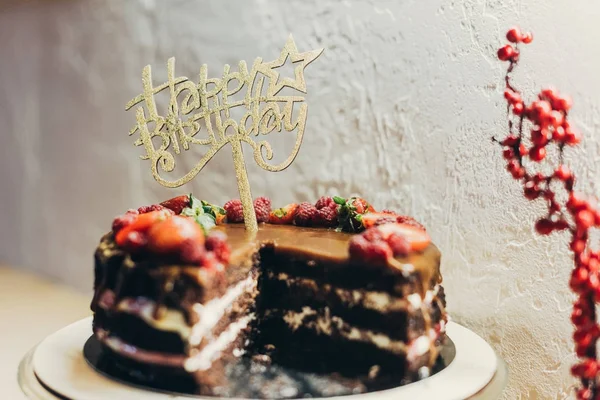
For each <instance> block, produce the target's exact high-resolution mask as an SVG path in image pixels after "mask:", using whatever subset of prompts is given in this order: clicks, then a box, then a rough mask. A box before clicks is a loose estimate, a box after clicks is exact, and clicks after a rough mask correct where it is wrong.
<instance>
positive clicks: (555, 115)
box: [548, 111, 565, 128]
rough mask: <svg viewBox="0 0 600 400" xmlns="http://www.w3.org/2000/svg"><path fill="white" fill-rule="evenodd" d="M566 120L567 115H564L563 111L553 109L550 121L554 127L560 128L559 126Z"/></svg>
mask: <svg viewBox="0 0 600 400" xmlns="http://www.w3.org/2000/svg"><path fill="white" fill-rule="evenodd" d="M564 121H565V117H564V116H563V115H562V113H560V112H558V111H552V112H551V113H550V118H549V119H548V122H549V123H550V125H552V126H553V127H554V128H558V127H559V126H561V125H562V124H563V122H564Z"/></svg>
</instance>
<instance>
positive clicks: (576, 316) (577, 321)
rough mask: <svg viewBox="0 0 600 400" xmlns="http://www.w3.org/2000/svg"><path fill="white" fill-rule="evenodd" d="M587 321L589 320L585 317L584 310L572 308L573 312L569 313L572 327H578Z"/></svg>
mask: <svg viewBox="0 0 600 400" xmlns="http://www.w3.org/2000/svg"><path fill="white" fill-rule="evenodd" d="M588 321H589V318H588V317H587V315H586V313H585V312H584V310H582V309H581V308H577V307H573V312H572V313H571V322H572V323H573V324H574V325H577V326H580V325H583V324H584V323H586V322H588Z"/></svg>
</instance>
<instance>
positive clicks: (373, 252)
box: [348, 235, 392, 265]
mask: <svg viewBox="0 0 600 400" xmlns="http://www.w3.org/2000/svg"><path fill="white" fill-rule="evenodd" d="M348 251H349V253H350V257H351V258H352V259H354V260H356V261H362V262H366V263H373V264H379V265H381V264H385V263H386V262H387V260H388V259H389V258H390V257H391V256H392V250H391V249H390V247H389V246H388V244H387V243H386V242H384V241H382V240H380V241H377V242H369V241H368V240H367V239H365V238H364V236H362V235H358V236H355V237H353V238H352V239H350V243H349V246H348Z"/></svg>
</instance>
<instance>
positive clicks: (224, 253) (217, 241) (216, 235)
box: [204, 230, 231, 264]
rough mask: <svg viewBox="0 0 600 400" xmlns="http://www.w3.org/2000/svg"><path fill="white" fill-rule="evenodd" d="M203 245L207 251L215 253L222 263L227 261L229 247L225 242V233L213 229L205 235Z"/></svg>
mask: <svg viewBox="0 0 600 400" xmlns="http://www.w3.org/2000/svg"><path fill="white" fill-rule="evenodd" d="M204 247H205V248H206V250H208V251H212V252H213V253H215V256H216V257H217V259H218V260H219V261H221V262H222V263H223V264H227V263H229V256H230V254H231V249H230V248H229V243H227V235H225V233H223V232H220V231H216V230H213V231H211V232H210V233H209V234H208V236H207V237H206V242H205V243H204Z"/></svg>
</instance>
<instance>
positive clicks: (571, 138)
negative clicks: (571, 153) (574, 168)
mask: <svg viewBox="0 0 600 400" xmlns="http://www.w3.org/2000/svg"><path fill="white" fill-rule="evenodd" d="M565 142H566V143H567V144H568V145H569V146H575V145H576V144H579V142H581V133H579V131H577V130H574V129H572V128H569V129H566V130H565Z"/></svg>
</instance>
